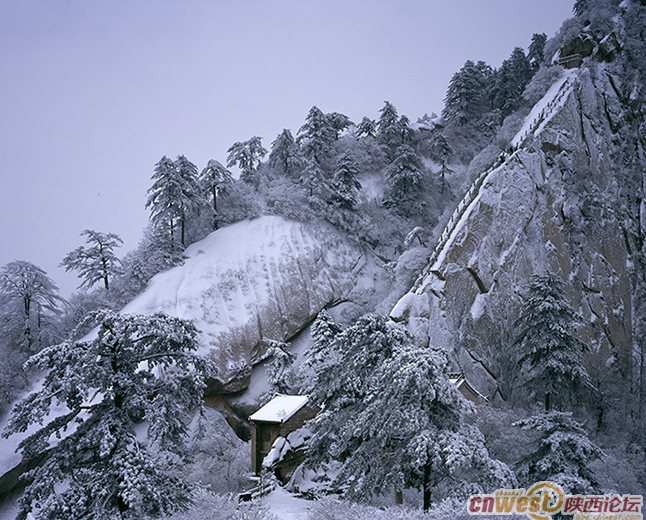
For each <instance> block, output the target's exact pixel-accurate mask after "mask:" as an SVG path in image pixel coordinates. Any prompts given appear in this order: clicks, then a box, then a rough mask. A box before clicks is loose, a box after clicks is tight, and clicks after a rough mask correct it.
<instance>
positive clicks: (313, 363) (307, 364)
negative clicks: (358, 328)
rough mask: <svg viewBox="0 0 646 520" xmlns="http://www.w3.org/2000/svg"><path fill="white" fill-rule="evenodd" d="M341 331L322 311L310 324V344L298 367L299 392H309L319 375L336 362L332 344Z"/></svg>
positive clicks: (315, 384)
mask: <svg viewBox="0 0 646 520" xmlns="http://www.w3.org/2000/svg"><path fill="white" fill-rule="evenodd" d="M342 330H343V329H342V328H341V327H340V326H339V325H338V324H337V323H335V322H334V320H333V319H332V317H331V316H330V314H329V313H328V312H327V311H326V310H325V309H323V310H322V311H321V312H319V313H318V315H317V316H316V319H315V320H314V322H313V323H312V328H311V332H310V334H311V339H312V341H311V343H310V345H309V346H308V348H307V350H306V351H305V360H304V361H303V364H302V365H301V367H300V380H301V390H302V391H303V392H310V391H311V390H312V389H313V388H314V387H316V386H317V385H318V383H317V380H318V377H319V374H320V373H322V372H323V371H324V370H325V369H326V368H327V367H328V366H329V365H330V364H331V363H334V362H336V361H338V358H339V352H338V351H337V350H336V349H335V347H334V345H333V342H334V340H335V339H336V337H337V336H338V335H339V333H341V331H342Z"/></svg>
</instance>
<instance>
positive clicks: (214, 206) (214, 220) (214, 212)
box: [213, 186, 218, 229]
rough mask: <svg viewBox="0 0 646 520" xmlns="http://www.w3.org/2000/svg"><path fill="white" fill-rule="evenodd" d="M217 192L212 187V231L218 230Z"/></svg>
mask: <svg viewBox="0 0 646 520" xmlns="http://www.w3.org/2000/svg"><path fill="white" fill-rule="evenodd" d="M217 196H218V190H217V188H216V187H215V186H213V229H218V199H217Z"/></svg>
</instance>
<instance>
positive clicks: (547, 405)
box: [545, 392, 552, 413]
mask: <svg viewBox="0 0 646 520" xmlns="http://www.w3.org/2000/svg"><path fill="white" fill-rule="evenodd" d="M551 408H552V395H551V394H550V393H549V392H546V393H545V411H546V412H547V413H549V411H550V410H551Z"/></svg>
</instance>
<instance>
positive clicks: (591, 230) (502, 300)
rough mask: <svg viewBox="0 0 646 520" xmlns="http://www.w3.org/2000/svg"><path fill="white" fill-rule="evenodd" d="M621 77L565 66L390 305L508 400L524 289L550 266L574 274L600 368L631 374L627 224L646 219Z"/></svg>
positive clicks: (423, 338)
mask: <svg viewBox="0 0 646 520" xmlns="http://www.w3.org/2000/svg"><path fill="white" fill-rule="evenodd" d="M618 83H619V80H618V78H617V77H615V76H613V75H612V74H611V73H610V72H609V70H608V69H606V68H605V66H603V65H598V66H595V67H593V68H592V69H588V68H586V69H581V70H573V71H567V72H564V76H563V77H562V78H561V80H560V82H558V84H556V85H554V86H553V87H552V89H550V91H549V92H548V93H547V94H546V97H545V98H544V99H543V100H542V101H541V102H539V104H538V105H537V106H536V107H535V108H534V110H533V111H532V113H531V114H530V115H529V116H528V118H527V120H526V122H525V125H524V127H523V129H522V130H521V132H520V133H519V135H518V136H516V138H515V139H514V140H513V141H512V146H511V148H510V150H508V152H507V153H505V154H503V155H502V156H501V157H500V158H499V161H498V163H497V164H498V165H497V167H495V168H493V169H492V170H490V171H488V172H485V173H484V174H483V175H482V176H481V177H480V178H478V179H477V180H476V183H475V186H474V188H473V189H472V190H471V191H470V193H469V194H467V196H466V197H465V200H464V201H463V202H462V203H461V204H460V206H459V208H458V210H459V211H457V212H456V215H455V218H454V219H453V222H450V223H449V226H448V227H447V230H445V233H444V234H443V236H442V239H441V240H440V243H439V244H438V247H437V248H436V251H435V253H434V255H433V257H432V258H431V262H430V264H429V265H428V266H427V268H426V269H425V271H424V272H423V273H422V275H421V276H420V277H419V279H418V280H417V282H416V284H415V286H414V287H413V289H412V290H411V291H410V292H409V293H408V294H406V295H405V296H404V297H403V298H402V299H401V300H400V301H399V302H398V303H397V305H396V306H395V307H394V309H393V310H392V313H391V316H392V317H393V318H394V319H395V320H396V321H399V322H403V323H404V324H406V325H407V326H408V328H409V329H410V330H411V331H412V332H413V334H414V335H415V337H416V338H417V341H418V342H419V344H420V345H428V344H431V345H437V346H446V347H447V348H449V349H450V350H452V352H453V353H454V359H455V361H456V362H457V363H458V364H459V365H460V368H461V369H463V370H465V371H466V372H467V375H468V377H469V378H470V379H471V380H473V381H474V382H475V383H476V384H477V385H478V386H479V388H480V389H481V390H482V391H483V393H485V394H489V395H491V396H494V395H498V396H502V397H503V398H506V396H507V394H508V392H509V390H510V389H509V382H508V381H507V380H506V375H507V373H508V371H509V369H510V368H511V366H510V365H511V364H512V363H513V361H512V359H511V358H510V355H509V354H510V353H509V347H510V343H511V342H510V337H511V331H512V324H513V322H514V320H515V319H516V318H517V317H518V311H519V304H520V293H521V292H522V291H523V289H524V288H525V286H526V285H527V283H528V281H529V278H530V276H531V275H532V274H534V273H540V272H544V271H552V272H555V273H558V274H559V275H560V276H561V277H562V279H563V280H564V281H566V283H567V292H568V298H569V300H570V302H571V303H572V304H573V305H574V306H575V308H577V309H578V311H579V312H580V313H581V314H582V315H583V317H584V320H585V325H584V327H583V328H582V329H581V330H580V331H579V334H580V336H581V338H582V339H583V340H584V341H586V343H588V344H589V345H590V346H591V347H592V353H591V356H590V363H591V365H595V363H596V361H598V360H602V362H603V363H604V366H606V367H607V366H612V367H613V368H617V369H618V370H619V373H621V374H623V376H624V377H628V376H629V373H628V371H629V364H630V356H631V349H632V343H633V338H632V332H631V331H632V320H633V312H634V311H633V302H632V299H631V272H632V261H631V251H632V250H631V245H630V242H631V241H630V239H629V228H631V227H632V228H634V227H635V226H639V217H637V218H635V217H634V216H631V215H630V214H629V213H630V210H629V208H627V207H625V205H624V203H623V202H622V200H624V199H626V197H625V196H624V197H623V199H622V195H625V194H622V193H621V192H622V190H624V191H625V186H626V184H627V183H626V179H623V178H622V175H624V173H622V169H623V168H624V167H625V166H624V165H625V163H626V161H625V160H624V158H622V157H621V151H620V150H621V147H620V146H619V144H620V141H621V137H620V133H618V128H619V127H620V126H621V125H620V120H621V118H622V117H624V107H623V101H622V99H621V96H620V94H619V92H620V89H619V84H618ZM635 153H639V154H642V155H643V152H642V150H641V149H640V150H635ZM637 188H640V187H638V186H636V187H635V189H637ZM591 370H592V371H593V372H594V366H593V367H592V369H591ZM592 376H593V379H594V377H595V374H594V373H593V374H592Z"/></svg>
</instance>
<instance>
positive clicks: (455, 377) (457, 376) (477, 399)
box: [448, 372, 489, 404]
mask: <svg viewBox="0 0 646 520" xmlns="http://www.w3.org/2000/svg"><path fill="white" fill-rule="evenodd" d="M448 376H449V381H451V383H453V384H454V385H455V387H456V388H457V389H458V390H459V391H460V393H461V394H462V395H463V396H464V398H465V399H468V400H469V401H471V402H472V403H475V404H483V403H486V402H487V401H488V400H489V399H487V398H486V397H485V396H484V395H482V394H481V393H480V392H478V391H477V390H476V389H475V388H473V386H471V384H470V383H469V382H468V381H467V378H466V377H465V375H464V372H451V373H449V374H448Z"/></svg>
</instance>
